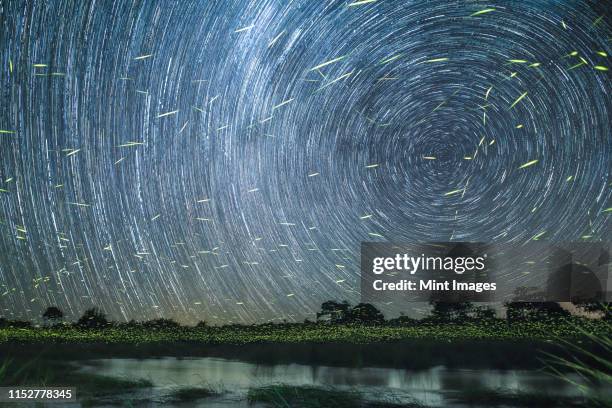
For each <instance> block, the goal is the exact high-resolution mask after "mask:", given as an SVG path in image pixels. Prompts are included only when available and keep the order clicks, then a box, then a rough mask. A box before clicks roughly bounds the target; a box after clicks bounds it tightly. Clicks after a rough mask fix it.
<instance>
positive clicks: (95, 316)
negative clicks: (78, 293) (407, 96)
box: [77, 307, 108, 329]
mask: <svg viewBox="0 0 612 408" xmlns="http://www.w3.org/2000/svg"><path fill="white" fill-rule="evenodd" d="M107 324H108V320H106V315H105V314H104V313H103V312H102V311H101V310H100V309H98V308H97V307H92V308H91V309H87V310H86V311H85V313H83V316H81V318H80V319H79V321H78V322H77V325H78V326H80V327H83V328H87V329H97V328H100V327H104V326H106V325H107Z"/></svg>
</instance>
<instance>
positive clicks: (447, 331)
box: [0, 318, 612, 345]
mask: <svg viewBox="0 0 612 408" xmlns="http://www.w3.org/2000/svg"><path fill="white" fill-rule="evenodd" d="M577 328H581V329H582V330H584V331H586V332H589V333H593V334H600V335H603V336H610V335H612V325H611V324H610V323H609V322H606V321H602V320H587V319H575V318H573V319H566V320H550V321H536V322H517V323H513V324H511V325H510V324H508V323H507V322H505V321H502V320H491V321H485V322H480V323H467V324H431V323H429V324H419V325H415V326H409V327H390V326H360V325H329V324H266V325H257V326H222V327H201V328H200V327H185V326H179V327H171V328H163V327H160V328H155V327H153V328H151V327H142V326H138V325H111V326H107V327H104V328H101V329H81V328H78V327H75V326H71V325H69V326H59V327H52V328H37V327H30V328H13V327H6V328H1V329H0V344H2V343H13V344H14V343H45V344H48V343H70V344H75V343H106V344H110V343H117V344H150V343H176V342H196V343H200V344H235V345H241V344H249V343H352V344H368V343H380V342H397V341H405V340H419V339H427V340H444V341H454V340H521V339H529V340H541V341H546V340H552V339H555V338H572V337H578V336H579V331H578V330H577Z"/></svg>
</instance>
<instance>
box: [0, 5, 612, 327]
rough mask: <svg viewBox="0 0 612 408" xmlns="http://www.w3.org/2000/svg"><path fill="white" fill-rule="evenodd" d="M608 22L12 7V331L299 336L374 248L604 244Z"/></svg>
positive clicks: (610, 156)
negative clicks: (169, 329) (98, 326)
mask: <svg viewBox="0 0 612 408" xmlns="http://www.w3.org/2000/svg"><path fill="white" fill-rule="evenodd" d="M606 3H607V4H606ZM609 6H610V3H609V2H606V1H600V2H595V1H591V2H574V1H561V0H558V1H529V0H521V1H501V0H500V1H497V2H481V1H465V2H464V1H431V0H427V1H424V0H423V1H407V2H401V1H390V0H378V1H371V0H370V1H368V0H364V1H357V0H334V1H323V0H321V1H318V0H317V1H313V0H304V1H274V0H261V1H259V0H258V1H207V0H203V1H187V0H181V1H158V2H153V1H134V2H132V1H62V0H57V1H18V0H15V1H14V0H2V1H0V86H1V88H0V89H1V92H2V103H1V104H0V129H1V130H0V308H1V310H0V314H1V315H4V316H5V317H8V318H23V319H33V318H35V317H37V316H40V314H41V312H42V310H44V309H45V308H46V307H47V306H49V305H57V306H59V307H60V308H61V309H62V310H64V312H65V313H66V315H67V318H68V319H69V320H70V319H76V318H77V317H78V316H79V315H80V314H81V313H82V312H83V311H84V310H85V309H86V308H88V307H91V306H98V307H100V308H101V309H103V310H104V311H105V312H106V313H108V314H109V316H110V318H112V319H114V320H129V319H132V318H133V319H137V320H141V319H149V318H154V317H168V318H174V319H177V320H179V321H181V322H185V323H193V322H196V321H198V320H206V321H208V322H210V323H213V324H222V323H227V322H242V323H249V322H264V321H268V320H273V319H274V321H280V320H283V319H286V320H288V321H295V320H297V321H301V320H303V319H304V318H311V319H312V318H314V313H315V312H316V311H317V310H318V307H319V305H320V304H321V302H323V301H325V300H328V299H336V300H341V299H347V300H349V301H351V302H352V303H355V302H358V301H359V246H360V243H361V242H362V241H396V242H401V241H406V242H421V241H451V240H452V241H485V242H510V243H516V244H517V245H521V244H524V243H526V242H528V241H530V240H533V239H536V240H537V239H539V240H553V241H571V240H593V241H598V240H609V239H610V237H611V234H610V233H611V223H610V216H611V215H612V189H611V188H612V177H611V173H612V164H611V162H612V138H611V136H610V123H611V118H610V113H611V112H612V97H611V95H610V92H611V90H610V85H611V81H610V71H609V68H612V64H610V60H609V58H610V57H609V55H610V54H611V53H612V30H611V28H610V27H611V26H610V24H611V20H610V14H609V9H610V7H609ZM381 308H382V309H383V311H385V312H386V314H387V315H388V316H393V315H394V314H397V313H398V312H399V311H398V310H394V309H393V305H386V306H385V305H382V306H381ZM407 312H410V311H407Z"/></svg>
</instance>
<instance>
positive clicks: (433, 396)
mask: <svg viewBox="0 0 612 408" xmlns="http://www.w3.org/2000/svg"><path fill="white" fill-rule="evenodd" d="M81 364H82V368H81V369H82V370H84V371H91V372H95V373H96V374H100V375H107V376H114V377H126V378H146V379H149V380H150V381H151V382H153V384H155V386H156V387H157V388H167V387H173V386H181V387H188V386H206V387H214V388H216V389H222V390H227V391H229V392H230V393H232V394H234V395H243V396H244V395H245V394H246V392H247V390H248V389H249V388H251V387H259V386H265V385H270V384H278V383H283V384H289V385H294V386H304V385H314V386H333V387H337V388H348V387H351V388H358V389H359V390H360V391H362V392H364V393H365V394H366V396H367V398H368V399H372V400H377V399H381V398H383V399H386V400H388V399H389V396H392V398H393V400H395V401H397V402H414V401H415V400H416V401H417V402H420V403H422V404H427V405H447V404H448V402H449V401H446V400H445V398H444V396H445V394H448V393H449V392H453V391H462V390H474V389H489V390H504V391H520V392H538V393H545V394H548V395H578V392H579V391H578V390H577V389H576V387H571V386H570V385H569V384H567V383H565V382H563V381H561V380H559V379H556V378H554V377H551V376H550V375H548V374H546V373H544V372H540V371H529V370H486V369H461V370H458V369H452V370H451V369H447V368H444V367H433V368H430V369H426V370H418V371H412V370H401V369H392V368H347V367H327V366H309V365H301V364H287V365H258V364H252V363H246V362H241V361H233V360H225V359H220V358H209V357H206V358H183V359H179V358H156V359H144V360H137V359H104V360H93V361H87V362H83V363H81Z"/></svg>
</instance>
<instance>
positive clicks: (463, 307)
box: [430, 301, 474, 322]
mask: <svg viewBox="0 0 612 408" xmlns="http://www.w3.org/2000/svg"><path fill="white" fill-rule="evenodd" d="M430 304H431V305H432V306H433V310H432V311H431V318H432V320H435V321H440V322H462V321H465V320H467V319H468V318H469V317H470V314H471V313H472V312H473V311H474V306H472V303H470V302H441V301H432V302H430Z"/></svg>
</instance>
